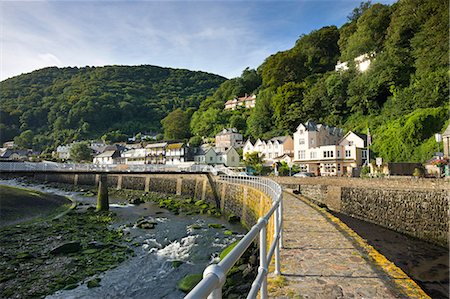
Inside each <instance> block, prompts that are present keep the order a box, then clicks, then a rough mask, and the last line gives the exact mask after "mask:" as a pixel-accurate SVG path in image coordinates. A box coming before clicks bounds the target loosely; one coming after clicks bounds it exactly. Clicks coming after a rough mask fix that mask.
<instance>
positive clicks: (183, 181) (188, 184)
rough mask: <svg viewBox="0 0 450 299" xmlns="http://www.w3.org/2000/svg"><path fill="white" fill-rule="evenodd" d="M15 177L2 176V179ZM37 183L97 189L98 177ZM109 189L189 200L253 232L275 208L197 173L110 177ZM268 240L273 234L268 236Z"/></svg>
mask: <svg viewBox="0 0 450 299" xmlns="http://www.w3.org/2000/svg"><path fill="white" fill-rule="evenodd" d="M11 176H12V177H14V174H2V177H11ZM29 176H30V177H32V178H33V179H35V180H38V181H44V182H58V183H66V184H74V185H87V186H96V185H98V181H99V175H96V174H67V173H66V174H55V173H49V174H43V173H37V174H29ZM108 187H109V188H117V189H132V190H142V191H144V192H145V191H152V192H161V193H166V194H174V195H183V196H189V197H192V198H196V199H202V200H205V201H207V202H209V203H212V204H215V205H216V206H217V207H218V208H220V210H221V211H222V212H224V213H225V214H234V215H236V216H238V217H239V218H240V219H241V223H242V224H243V225H244V226H245V227H247V228H250V227H251V226H253V225H254V224H256V222H257V220H258V218H259V217H261V216H263V215H265V214H266V213H267V212H268V211H269V210H270V208H271V207H272V201H271V199H270V198H269V197H268V196H267V195H266V194H264V193H263V192H261V191H260V190H258V189H255V188H252V187H250V186H245V185H240V184H232V183H229V182H224V181H220V180H218V179H217V177H214V176H211V175H210V174H195V173H183V174H180V173H151V174H108ZM272 228H273V221H272V220H271V221H270V222H269V227H268V232H273V230H272ZM268 239H269V240H271V239H272V234H271V233H268Z"/></svg>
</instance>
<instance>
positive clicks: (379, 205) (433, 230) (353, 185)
mask: <svg viewBox="0 0 450 299" xmlns="http://www.w3.org/2000/svg"><path fill="white" fill-rule="evenodd" d="M274 180H275V181H277V182H278V183H280V184H281V185H282V186H283V187H285V188H291V189H296V190H299V191H300V194H302V195H304V196H306V197H308V198H310V199H312V200H314V201H316V202H317V203H319V204H323V205H325V206H327V208H329V209H330V210H332V211H336V212H341V213H343V214H346V215H348V216H351V217H354V218H357V219H360V220H364V221H367V222H371V223H375V224H378V225H380V226H383V227H386V228H389V229H392V230H394V231H397V232H400V233H403V234H406V235H410V236H413V237H416V238H419V239H421V240H425V241H428V242H431V243H434V244H438V245H441V246H444V247H446V246H448V244H449V243H448V237H449V195H450V184H448V182H447V181H444V180H428V179H415V178H401V179H391V178H389V179H359V178H322V177H318V178H293V177H279V178H275V179H274Z"/></svg>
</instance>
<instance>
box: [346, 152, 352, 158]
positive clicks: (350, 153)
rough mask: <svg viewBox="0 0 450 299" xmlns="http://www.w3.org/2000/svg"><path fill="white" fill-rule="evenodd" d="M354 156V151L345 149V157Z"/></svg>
mask: <svg viewBox="0 0 450 299" xmlns="http://www.w3.org/2000/svg"><path fill="white" fill-rule="evenodd" d="M351 156H352V152H351V151H350V150H345V157H346V158H350V157H351Z"/></svg>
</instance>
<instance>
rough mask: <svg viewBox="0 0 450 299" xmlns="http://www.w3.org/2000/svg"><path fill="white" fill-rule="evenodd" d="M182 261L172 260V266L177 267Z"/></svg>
mask: <svg viewBox="0 0 450 299" xmlns="http://www.w3.org/2000/svg"><path fill="white" fill-rule="evenodd" d="M183 263H184V262H183V261H172V267H174V268H178V267H179V266H181V265H182V264H183Z"/></svg>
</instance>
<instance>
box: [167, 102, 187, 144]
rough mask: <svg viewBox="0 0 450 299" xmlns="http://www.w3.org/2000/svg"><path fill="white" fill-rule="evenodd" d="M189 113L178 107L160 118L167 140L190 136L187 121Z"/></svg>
mask: <svg viewBox="0 0 450 299" xmlns="http://www.w3.org/2000/svg"><path fill="white" fill-rule="evenodd" d="M190 120H191V114H190V113H189V112H188V111H183V110H181V109H180V108H178V109H176V110H174V111H172V112H170V113H169V114H168V115H167V116H166V117H164V118H163V119H162V120H161V124H162V126H163V129H164V138H165V139H167V140H173V139H186V138H189V136H190V134H191V133H190V130H189V122H190Z"/></svg>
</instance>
